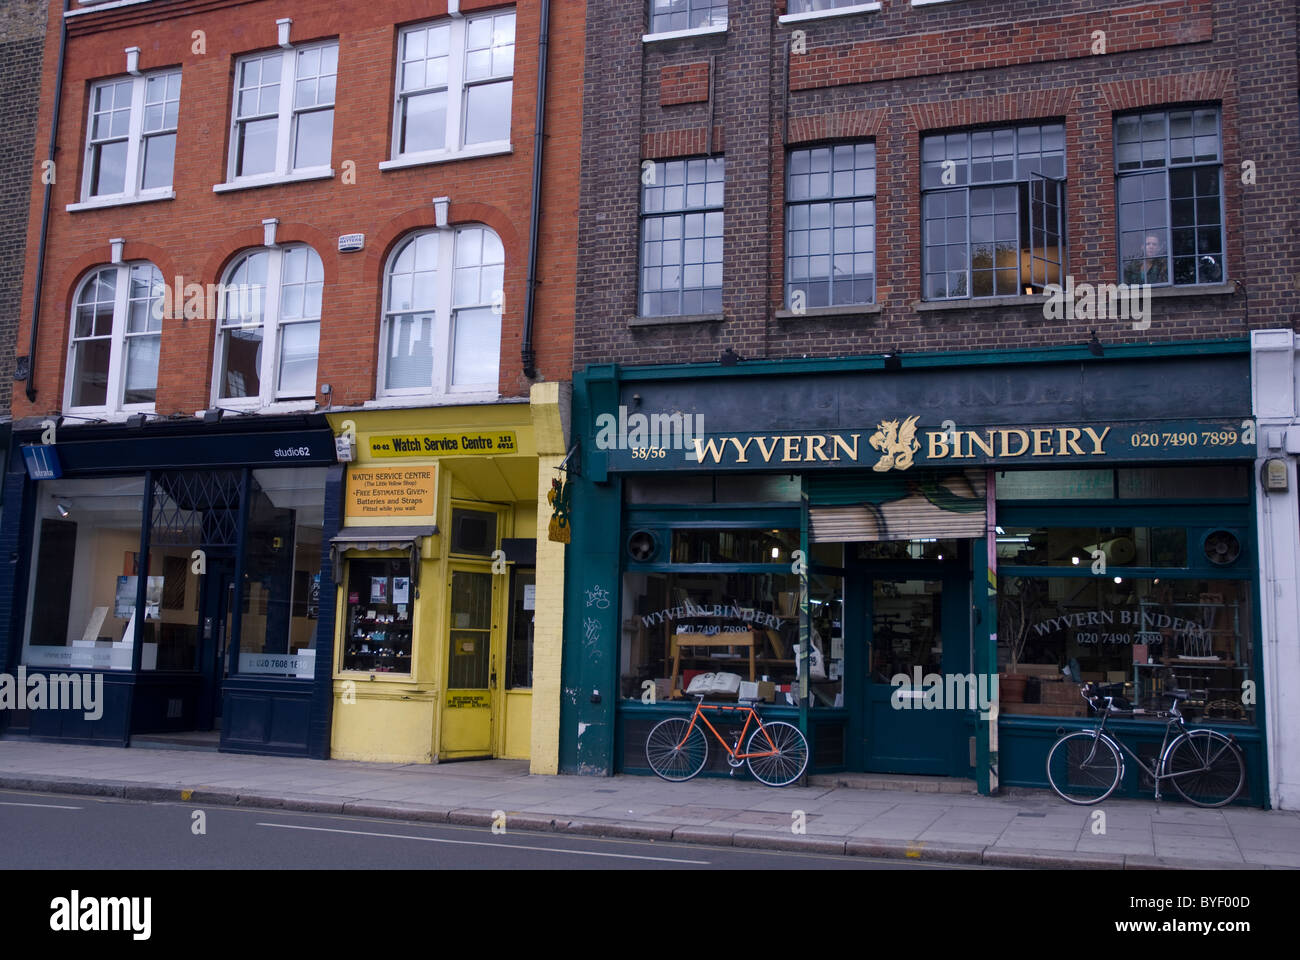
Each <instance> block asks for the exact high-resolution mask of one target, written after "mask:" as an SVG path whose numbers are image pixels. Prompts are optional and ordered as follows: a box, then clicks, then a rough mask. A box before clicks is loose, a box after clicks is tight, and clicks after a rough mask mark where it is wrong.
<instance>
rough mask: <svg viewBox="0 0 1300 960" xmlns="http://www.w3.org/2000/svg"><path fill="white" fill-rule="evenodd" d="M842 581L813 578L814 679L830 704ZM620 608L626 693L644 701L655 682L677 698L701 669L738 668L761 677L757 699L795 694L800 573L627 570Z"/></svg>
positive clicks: (836, 675) (661, 694) (839, 645)
mask: <svg viewBox="0 0 1300 960" xmlns="http://www.w3.org/2000/svg"><path fill="white" fill-rule="evenodd" d="M788 569H789V567H788V564H787V565H786V567H785V570H787V571H788ZM840 583H841V581H840V580H839V578H838V577H825V578H822V577H813V578H811V580H810V593H809V615H810V617H811V624H812V635H811V636H812V646H813V652H812V653H811V660H812V662H811V665H810V688H811V689H812V690H813V696H814V702H816V703H818V704H820V705H823V706H839V705H841V698H842V683H843V681H842V664H843V643H844V641H843V631H842V614H841V612H840V611H841V607H842V588H841V586H840ZM623 610H624V622H623V623H624V629H623V637H622V661H621V662H622V691H621V692H622V695H623V697H625V698H627V699H634V700H637V701H644V699H645V694H646V690H647V687H646V682H647V681H652V682H653V684H654V688H655V692H654V698H655V700H656V701H659V700H672V699H680V698H682V697H685V696H686V695H687V691H688V690H689V688H690V685H691V681H692V680H694V679H695V678H696V677H698V676H700V675H701V674H706V673H714V674H716V673H731V674H737V675H739V677H740V679H741V680H742V681H746V682H750V683H754V684H756V689H754V690H753V691H752V692H753V693H755V695H756V696H757V698H758V699H760V700H763V701H765V702H769V703H785V704H790V703H794V702H796V699H795V690H796V689H797V687H796V684H797V677H796V666H795V664H796V654H797V650H796V648H797V646H798V645H799V578H798V577H797V576H796V575H794V574H791V573H788V572H784V571H778V570H774V571H773V572H772V573H703V572H700V573H695V572H671V573H637V572H628V573H626V574H625V575H624V577H623ZM747 689H748V688H747Z"/></svg>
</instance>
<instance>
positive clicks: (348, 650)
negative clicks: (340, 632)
mask: <svg viewBox="0 0 1300 960" xmlns="http://www.w3.org/2000/svg"><path fill="white" fill-rule="evenodd" d="M412 600H413V597H412V587H411V562H410V560H407V559H405V558H388V559H377V560H352V561H350V562H349V564H348V587H347V639H346V641H345V642H344V645H343V662H342V669H343V670H359V671H363V672H365V673H404V674H409V673H410V672H411V624H412V614H411V611H412V610H413V609H414V607H413V606H412Z"/></svg>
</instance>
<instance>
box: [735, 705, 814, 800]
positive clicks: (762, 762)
mask: <svg viewBox="0 0 1300 960" xmlns="http://www.w3.org/2000/svg"><path fill="white" fill-rule="evenodd" d="M764 731H766V733H764ZM769 741H770V742H769ZM773 750H775V752H772V751H773ZM745 752H746V753H765V754H767V756H763V757H750V758H749V760H748V761H747V762H748V763H749V772H750V773H752V774H753V775H754V779H756V780H758V781H760V782H762V783H765V784H767V785H768V786H769V787H784V786H785V785H786V784H787V783H793V782H794V781H796V780H798V779H799V778H800V777H802V776H803V772H804V770H805V769H806V768H807V766H808V741H807V740H805V739H804V736H803V734H802V733H800V732H799V728H798V727H795V726H791V725H790V724H788V723H782V722H780V721H779V720H778V721H776V722H774V723H765V724H763V725H762V726H761V727H759V728H758V729H757V730H755V731H754V732H753V733H751V734H750V735H749V744H748V745H747V746H746V747H745Z"/></svg>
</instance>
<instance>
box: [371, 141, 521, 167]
mask: <svg viewBox="0 0 1300 960" xmlns="http://www.w3.org/2000/svg"><path fill="white" fill-rule="evenodd" d="M513 152H514V148H513V147H511V145H510V144H509V143H493V144H489V145H487V146H477V145H475V146H473V147H468V148H466V149H464V150H435V151H431V152H429V153H413V154H410V155H408V156H403V157H397V158H396V159H394V160H381V161H380V163H379V169H380V170H405V169H406V168H407V167H423V166H426V165H428V164H432V163H451V162H452V161H453V160H473V159H474V158H476V157H497V156H500V155H501V154H505V153H513Z"/></svg>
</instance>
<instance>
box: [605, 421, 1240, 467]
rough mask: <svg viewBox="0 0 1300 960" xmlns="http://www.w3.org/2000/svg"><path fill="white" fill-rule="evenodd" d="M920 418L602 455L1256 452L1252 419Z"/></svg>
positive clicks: (944, 460) (647, 462)
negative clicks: (992, 421)
mask: <svg viewBox="0 0 1300 960" xmlns="http://www.w3.org/2000/svg"><path fill="white" fill-rule="evenodd" d="M919 419H920V418H919V416H917V415H912V416H900V417H898V418H889V419H882V420H880V421H879V422H878V423H876V424H875V425H874V426H872V427H868V428H864V429H861V430H828V431H824V432H800V433H763V434H756V433H722V434H717V433H715V434H707V435H705V436H703V437H695V438H693V439H692V449H687V450H686V451H685V452H684V454H681V453H677V452H673V454H672V455H668V456H665V455H664V454H662V453H660V454H657V455H656V454H655V453H654V452H653V451H651V452H650V454H649V455H647V453H646V452H645V451H640V450H638V449H636V448H631V449H628V450H611V451H609V457H610V459H609V466H610V467H611V468H613V469H636V470H646V469H651V470H654V469H660V470H662V469H677V468H680V467H682V466H683V458H684V460H685V465H687V466H695V467H699V468H701V469H712V470H717V469H729V468H734V469H740V470H763V469H768V468H773V469H786V470H788V469H790V468H791V467H795V466H797V467H799V468H800V469H809V468H813V469H826V468H831V469H833V468H837V467H838V468H852V469H863V468H870V469H871V470H873V471H875V472H876V473H889V472H901V471H907V470H911V469H913V468H914V467H925V466H944V467H947V466H953V465H963V466H966V465H984V464H987V465H1001V464H1007V465H1012V464H1016V465H1025V466H1029V465H1032V466H1054V465H1057V464H1061V465H1065V464H1080V463H1092V464H1097V465H1102V464H1106V463H1117V462H1134V461H1144V460H1155V461H1196V460H1250V459H1254V457H1255V446H1256V442H1255V422H1254V421H1253V420H1249V419H1232V420H1153V421H1108V422H1103V423H1062V424H1024V425H1008V426H966V425H957V424H955V423H954V422H953V421H951V420H949V421H945V422H943V423H942V424H941V425H923V424H920V423H919Z"/></svg>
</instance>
